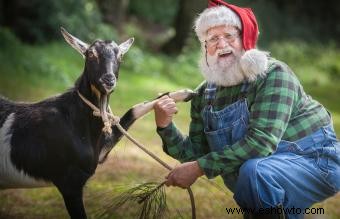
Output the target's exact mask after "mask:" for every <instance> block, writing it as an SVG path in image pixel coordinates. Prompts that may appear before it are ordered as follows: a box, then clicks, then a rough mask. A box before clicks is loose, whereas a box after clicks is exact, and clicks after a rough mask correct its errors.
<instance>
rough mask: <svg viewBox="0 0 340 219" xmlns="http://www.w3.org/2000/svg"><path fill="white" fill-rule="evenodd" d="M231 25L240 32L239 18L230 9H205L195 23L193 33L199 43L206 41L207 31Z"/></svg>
mask: <svg viewBox="0 0 340 219" xmlns="http://www.w3.org/2000/svg"><path fill="white" fill-rule="evenodd" d="M220 25H231V26H235V27H237V28H239V29H240V30H242V24H241V20H240V18H239V16H238V15H237V14H236V13H235V12H234V11H233V10H231V9H230V8H228V7H225V6H217V7H212V8H207V9H205V10H204V11H203V12H202V13H201V14H200V15H199V16H198V18H197V19H196V21H195V32H196V34H197V37H198V39H199V40H200V41H201V42H204V41H205V40H206V34H207V31H208V30H209V29H210V28H212V27H216V26H220Z"/></svg>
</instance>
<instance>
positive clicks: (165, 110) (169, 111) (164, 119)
mask: <svg viewBox="0 0 340 219" xmlns="http://www.w3.org/2000/svg"><path fill="white" fill-rule="evenodd" d="M154 110H155V120H156V125H157V127H159V128H165V127H167V126H168V125H169V124H170V123H171V121H172V116H173V115H174V114H175V113H177V107H176V103H175V101H174V100H173V99H172V98H170V97H169V96H167V95H165V96H163V97H161V98H159V99H158V101H157V102H156V103H155V105H154Z"/></svg>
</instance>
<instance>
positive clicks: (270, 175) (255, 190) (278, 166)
mask: <svg viewBox="0 0 340 219" xmlns="http://www.w3.org/2000/svg"><path fill="white" fill-rule="evenodd" d="M248 89H249V84H248V83H244V84H243V85H242V88H241V95H240V96H241V97H240V98H239V99H238V100H237V101H236V102H234V103H233V104H231V105H228V106H227V107H225V108H224V109H222V110H219V111H214V110H213V104H212V103H213V101H214V99H215V96H216V86H215V85H214V84H209V83H208V84H207V88H206V90H205V99H206V101H207V103H208V104H207V105H206V106H205V107H204V109H203V111H202V117H203V123H204V132H205V135H206V138H207V141H208V144H209V147H210V150H211V151H221V150H223V149H224V148H227V147H230V146H231V145H233V144H234V143H235V142H237V141H238V140H240V139H242V138H243V137H244V136H245V135H246V133H247V127H248V123H249V111H248V105H247V100H246V95H247V92H248ZM221 176H222V178H223V180H224V183H225V185H226V186H227V187H228V188H229V189H230V190H231V191H233V192H234V199H235V200H236V202H237V203H238V204H239V205H240V206H241V207H243V208H255V209H257V210H259V209H260V208H270V207H277V206H279V205H281V206H283V207H284V208H292V207H295V208H301V209H302V210H304V208H307V207H310V206H311V205H312V204H313V203H315V202H320V201H322V200H324V199H326V198H328V197H330V196H332V195H334V194H335V193H336V192H338V191H339V190H340V143H339V141H338V140H337V139H336V136H335V133H334V130H333V126H332V124H330V125H328V126H326V127H322V128H321V129H319V130H318V131H316V132H315V133H313V134H311V135H309V136H306V137H304V138H302V139H299V140H298V141H296V142H289V141H284V140H281V141H280V142H279V144H278V145H277V149H276V151H275V152H274V153H273V154H272V155H270V156H267V157H262V158H257V159H250V160H248V161H246V162H245V163H244V164H243V165H242V166H241V168H240V170H239V171H238V172H235V173H234V174H228V175H221ZM297 213H298V212H295V214H291V215H290V214H289V215H287V217H288V218H302V217H303V214H297Z"/></svg>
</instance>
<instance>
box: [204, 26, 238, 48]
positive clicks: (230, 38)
mask: <svg viewBox="0 0 340 219" xmlns="http://www.w3.org/2000/svg"><path fill="white" fill-rule="evenodd" d="M240 32H241V31H240V30H236V31H235V32H234V33H224V34H223V35H213V36H212V37H209V39H207V40H205V44H206V45H207V46H209V47H211V46H216V45H217V44H218V42H219V41H220V40H221V39H223V40H224V42H227V43H229V44H230V43H233V42H235V40H236V39H237V38H238V37H240V36H241V34H240ZM213 39H214V40H213ZM211 40H213V42H212V41H211Z"/></svg>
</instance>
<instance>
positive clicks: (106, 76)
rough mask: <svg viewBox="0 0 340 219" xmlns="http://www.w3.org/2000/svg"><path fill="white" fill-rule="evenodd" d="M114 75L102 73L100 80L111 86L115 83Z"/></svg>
mask: <svg viewBox="0 0 340 219" xmlns="http://www.w3.org/2000/svg"><path fill="white" fill-rule="evenodd" d="M115 79H116V77H115V76H114V75H113V74H104V75H103V76H102V81H103V82H104V83H105V84H106V85H108V86H113V85H114V84H115V81H116V80H115Z"/></svg>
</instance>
